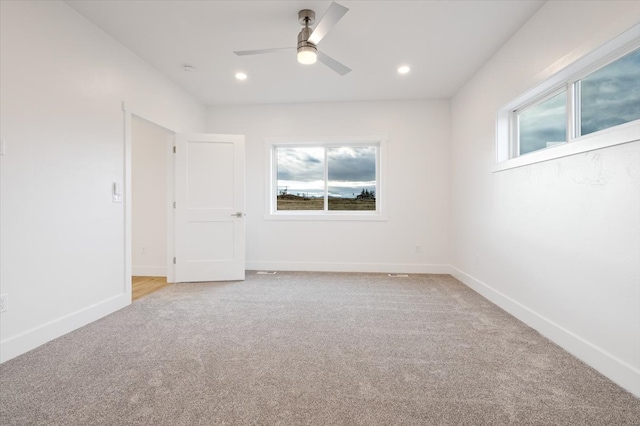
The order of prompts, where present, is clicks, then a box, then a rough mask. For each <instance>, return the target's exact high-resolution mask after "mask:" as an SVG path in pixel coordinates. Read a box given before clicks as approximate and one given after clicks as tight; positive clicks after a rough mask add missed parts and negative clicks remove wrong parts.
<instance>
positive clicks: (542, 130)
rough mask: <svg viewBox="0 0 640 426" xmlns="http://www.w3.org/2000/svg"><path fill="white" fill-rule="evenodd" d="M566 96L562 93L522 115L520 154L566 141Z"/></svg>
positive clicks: (520, 117)
mask: <svg viewBox="0 0 640 426" xmlns="http://www.w3.org/2000/svg"><path fill="white" fill-rule="evenodd" d="M566 96H567V92H566V91H565V92H562V93H560V94H558V95H556V96H554V97H553V98H550V99H547V100H546V101H544V102H542V103H540V104H538V105H536V106H534V107H532V108H530V109H529V110H527V111H525V112H523V113H522V114H520V116H519V119H520V126H519V127H520V154H526V153H528V152H531V151H537V150H539V149H543V148H546V147H547V144H548V143H550V142H561V141H566V139H567V132H566V129H567V126H566V99H567V98H566Z"/></svg>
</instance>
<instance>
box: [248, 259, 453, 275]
mask: <svg viewBox="0 0 640 426" xmlns="http://www.w3.org/2000/svg"><path fill="white" fill-rule="evenodd" d="M246 268H247V270H250V271H265V270H268V271H313V272H372V273H406V274H450V273H451V267H450V266H449V265H444V264H426V263H341V262H289V261H247V263H246Z"/></svg>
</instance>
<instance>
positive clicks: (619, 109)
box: [494, 25, 640, 171]
mask: <svg viewBox="0 0 640 426" xmlns="http://www.w3.org/2000/svg"><path fill="white" fill-rule="evenodd" d="M639 129H640V25H636V26H634V27H632V28H631V29H629V30H628V31H627V32H625V33H624V34H622V35H620V36H619V37H617V38H616V39H614V40H612V41H611V42H609V43H607V44H606V45H604V46H602V47H601V48H599V49H596V50H595V51H593V52H592V53H590V54H588V55H586V56H585V57H583V58H582V59H580V60H578V61H576V62H575V63H573V64H571V65H569V66H568V67H567V68H565V69H564V70H562V71H560V72H558V73H557V74H556V75H554V76H552V77H551V78H549V79H548V80H547V81H545V82H543V83H541V84H540V85H539V86H538V87H536V88H534V89H532V90H531V91H530V92H529V93H526V94H524V95H522V96H520V97H519V98H518V99H516V100H514V101H512V102H510V103H509V104H508V105H507V106H505V107H504V108H503V109H502V110H500V111H499V112H498V123H497V135H496V136H497V150H498V151H497V160H498V164H497V165H496V167H495V168H494V170H496V171H498V170H502V169H508V168H511V167H519V166H521V165H525V164H531V163H535V162H538V161H546V160H549V159H553V158H558V157H563V156H566V155H572V154H576V153H579V152H585V151H590V150H593V149H600V148H604V147H606V146H612V145H616V144H620V143H627V142H632V141H634V140H638V137H637V134H638V130H639ZM577 142H579V143H577ZM501 162H504V163H506V164H500V163H501Z"/></svg>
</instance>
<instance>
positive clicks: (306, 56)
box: [233, 2, 351, 75]
mask: <svg viewBox="0 0 640 426" xmlns="http://www.w3.org/2000/svg"><path fill="white" fill-rule="evenodd" d="M348 11H349V9H347V8H346V7H344V6H342V5H339V4H338V3H336V2H332V3H331V5H329V8H328V9H327V11H326V12H325V13H324V15H323V16H322V18H321V19H320V22H318V25H316V27H315V29H311V27H310V26H311V25H313V24H314V23H315V20H316V14H315V12H314V11H313V10H309V9H303V10H301V11H300V12H298V22H300V24H301V25H303V26H304V28H303V29H302V31H300V33H299V34H298V46H297V47H277V48H272V49H260V50H241V51H235V52H233V53H235V54H236V55H238V56H245V55H260V54H263V53H276V52H281V51H283V50H293V49H297V51H298V62H300V63H301V64H314V63H315V62H316V60H319V61H320V62H322V63H323V64H325V65H326V66H328V67H329V68H331V69H332V70H334V71H335V72H337V73H338V74H340V75H345V74H347V73H348V72H350V71H351V68H349V67H347V66H346V65H343V64H341V63H340V62H338V61H336V60H335V59H333V58H332V57H330V56H328V55H326V54H324V53H322V52H321V51H319V50H318V48H317V45H318V43H320V40H322V39H323V38H324V36H326V35H327V33H328V32H329V31H330V30H331V29H332V28H333V27H334V25H336V24H337V23H338V21H339V20H340V19H341V18H342V17H343V16H344V15H345V13H347V12H348Z"/></svg>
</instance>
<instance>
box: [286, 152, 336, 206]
mask: <svg viewBox="0 0 640 426" xmlns="http://www.w3.org/2000/svg"><path fill="white" fill-rule="evenodd" d="M276 161H277V164H276V168H277V180H278V195H277V200H278V202H277V210H324V148H277V149H276Z"/></svg>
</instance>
